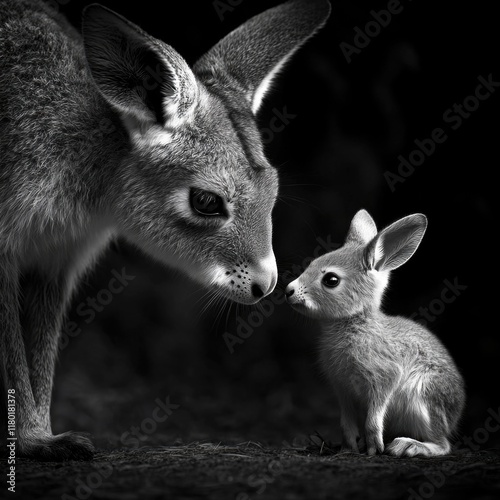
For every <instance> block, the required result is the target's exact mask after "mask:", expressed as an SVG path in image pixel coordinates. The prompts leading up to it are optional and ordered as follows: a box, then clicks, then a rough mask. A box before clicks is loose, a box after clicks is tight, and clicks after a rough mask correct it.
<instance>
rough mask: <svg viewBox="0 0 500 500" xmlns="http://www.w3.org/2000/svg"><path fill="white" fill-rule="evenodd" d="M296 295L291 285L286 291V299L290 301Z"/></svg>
mask: <svg viewBox="0 0 500 500" xmlns="http://www.w3.org/2000/svg"><path fill="white" fill-rule="evenodd" d="M294 293H295V289H294V288H292V287H291V286H290V285H288V286H287V287H286V290H285V296H286V298H287V299H289V298H290V297H291V296H292V295H293V294H294Z"/></svg>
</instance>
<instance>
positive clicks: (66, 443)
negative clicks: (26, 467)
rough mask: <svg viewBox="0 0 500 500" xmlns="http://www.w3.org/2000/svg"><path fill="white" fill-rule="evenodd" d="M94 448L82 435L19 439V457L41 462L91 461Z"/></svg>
mask: <svg viewBox="0 0 500 500" xmlns="http://www.w3.org/2000/svg"><path fill="white" fill-rule="evenodd" d="M94 452H95V448H94V445H93V444H92V441H91V440H90V439H89V438H88V437H87V436H86V435H84V434H79V433H76V432H65V433H64V434H58V435H57V436H51V435H49V434H42V435H39V434H33V435H29V436H25V437H24V438H22V439H21V438H20V441H19V456H21V457H24V458H31V459H34V460H40V461H43V462H65V461H68V460H92V458H93V457H94Z"/></svg>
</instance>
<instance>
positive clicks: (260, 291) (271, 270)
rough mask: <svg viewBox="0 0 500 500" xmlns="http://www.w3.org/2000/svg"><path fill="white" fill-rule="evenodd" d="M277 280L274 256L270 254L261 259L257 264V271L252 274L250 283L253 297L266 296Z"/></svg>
mask: <svg viewBox="0 0 500 500" xmlns="http://www.w3.org/2000/svg"><path fill="white" fill-rule="evenodd" d="M277 280H278V269H277V267H276V258H275V257H274V254H273V253H272V252H271V254H270V255H269V256H268V257H267V258H265V259H263V260H261V261H260V262H259V263H258V265H257V272H256V273H255V275H254V282H253V284H252V287H251V290H252V296H253V297H254V298H255V299H261V298H262V297H266V296H267V295H269V294H270V293H272V291H273V290H274V287H275V286H276V282H277Z"/></svg>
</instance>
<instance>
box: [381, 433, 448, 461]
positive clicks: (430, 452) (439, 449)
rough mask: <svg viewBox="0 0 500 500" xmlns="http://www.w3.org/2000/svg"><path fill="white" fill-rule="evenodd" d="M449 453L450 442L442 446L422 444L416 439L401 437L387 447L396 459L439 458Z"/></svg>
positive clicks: (388, 451)
mask: <svg viewBox="0 0 500 500" xmlns="http://www.w3.org/2000/svg"><path fill="white" fill-rule="evenodd" d="M449 452H450V444H449V443H448V441H443V443H442V444H437V443H427V442H424V443H422V442H421V441H417V440H416V439H411V438H405V437H400V438H396V439H395V440H394V441H393V442H392V443H390V444H389V445H388V446H387V453H389V454H390V455H394V456H395V457H416V456H423V457H437V456H440V455H446V454H448V453H449Z"/></svg>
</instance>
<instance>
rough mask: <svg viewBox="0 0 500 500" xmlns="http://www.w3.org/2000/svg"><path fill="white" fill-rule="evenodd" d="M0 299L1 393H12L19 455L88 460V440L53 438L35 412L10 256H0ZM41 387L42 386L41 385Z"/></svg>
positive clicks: (15, 268)
mask: <svg viewBox="0 0 500 500" xmlns="http://www.w3.org/2000/svg"><path fill="white" fill-rule="evenodd" d="M0 297H1V300H0V362H1V368H2V379H3V389H4V393H5V392H6V391H7V390H8V389H13V390H14V391H15V398H16V437H17V447H18V454H19V455H20V456H26V457H30V458H38V459H41V460H50V461H60V460H71V459H72V460H75V459H89V458H91V457H92V450H93V447H92V444H91V443H90V441H89V440H88V439H86V438H84V437H81V436H78V435H76V434H72V433H65V434H61V435H59V436H53V435H52V433H51V432H50V428H49V429H47V424H46V422H44V420H45V419H43V418H42V417H41V415H40V413H39V411H38V408H37V402H36V400H35V397H34V394H33V390H32V385H31V382H30V373H29V369H28V362H27V356H26V351H25V347H24V340H23V335H22V329H21V322H20V314H19V313H20V311H19V309H20V307H19V269H18V266H17V263H16V260H15V258H14V257H13V256H11V255H5V254H2V255H0ZM42 343H43V340H40V341H39V342H38V343H37V345H38V346H41V344H42ZM51 345H53V344H51ZM48 350H49V349H42V351H40V352H38V351H37V352H36V356H35V357H36V359H37V360H41V359H42V357H43V356H44V353H45V355H48ZM55 355H56V352H55V351H54V350H52V351H51V354H50V355H49V356H53V357H52V358H51V359H52V361H49V362H48V363H47V361H45V363H46V364H47V365H50V366H52V367H53V363H54V359H55ZM42 371H43V370H42ZM38 373H40V370H39V371H38ZM33 378H35V372H33ZM41 385H45V384H44V383H43V382H42V384H41ZM4 397H5V396H4ZM38 397H39V402H41V401H42V400H43V399H44V398H43V397H42V396H40V395H39V396H38ZM49 402H50V396H49ZM49 426H50V424H49Z"/></svg>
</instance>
